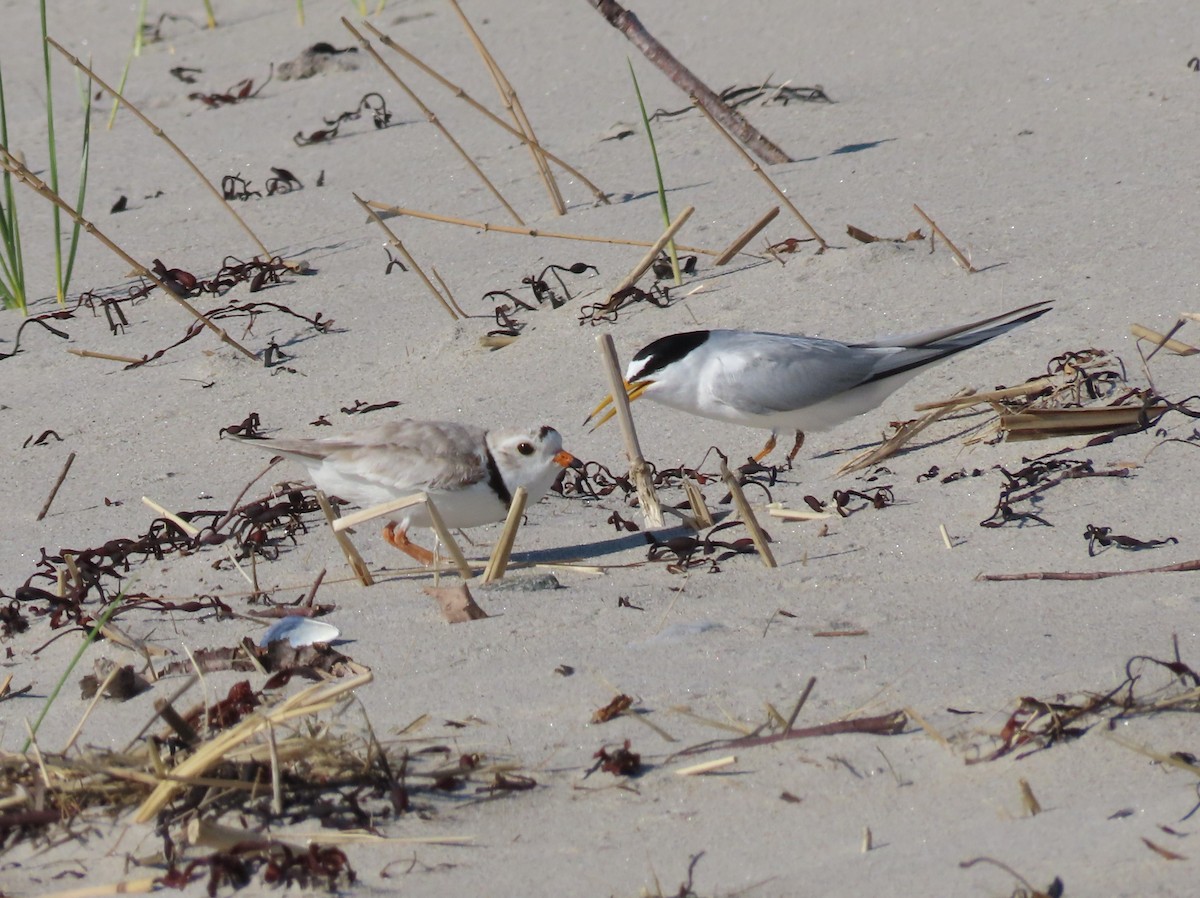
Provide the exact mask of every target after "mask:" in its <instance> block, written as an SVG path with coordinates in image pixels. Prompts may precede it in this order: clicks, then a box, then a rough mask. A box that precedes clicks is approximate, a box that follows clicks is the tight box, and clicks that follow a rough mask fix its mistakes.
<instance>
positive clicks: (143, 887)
mask: <svg viewBox="0 0 1200 898" xmlns="http://www.w3.org/2000/svg"><path fill="white" fill-rule="evenodd" d="M161 886H162V877H161V876H143V877H141V878H140V879H123V880H121V881H120V882H108V883H104V884H103V885H98V886H80V887H79V888H76V889H63V890H62V891H61V892H43V893H42V898H107V896H109V895H148V894H149V893H151V892H156V891H158V889H159V888H161Z"/></svg>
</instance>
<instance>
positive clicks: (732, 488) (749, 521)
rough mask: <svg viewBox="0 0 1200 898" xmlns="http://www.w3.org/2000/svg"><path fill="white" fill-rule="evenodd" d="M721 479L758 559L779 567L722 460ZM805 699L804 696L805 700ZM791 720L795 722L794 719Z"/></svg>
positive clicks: (762, 532)
mask: <svg viewBox="0 0 1200 898" xmlns="http://www.w3.org/2000/svg"><path fill="white" fill-rule="evenodd" d="M721 479H722V480H723V481H724V482H725V486H726V488H727V489H728V490H729V492H730V494H731V495H732V496H733V504H734V505H735V506H737V510H738V514H740V515H741V516H742V523H743V524H745V525H746V529H747V530H749V531H750V539H751V540H753V541H754V548H755V549H757V550H758V557H759V558H761V559H762V562H763V564H765V565H766V566H767V567H779V564H778V562H776V561H775V553H774V552H772V551H771V546H770V545H769V543H768V541H767V534H766V533H765V532H764V531H763V529H762V525H761V524H759V523H758V518H757V517H755V515H754V509H753V508H751V507H750V501H749V500H748V499H747V498H746V494H745V493H744V492H743V491H742V486H741V484H740V483H738V480H737V478H736V477H734V476H733V472H732V471H730V470H729V465H727V464H726V463H725V461H724V459H722V460H721ZM807 697H808V696H807V694H806V695H805V698H807ZM799 711H800V709H799V706H797V708H796V712H797V713H799ZM792 719H793V720H795V718H792ZM789 726H790V724H789Z"/></svg>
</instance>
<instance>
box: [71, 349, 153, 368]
mask: <svg viewBox="0 0 1200 898" xmlns="http://www.w3.org/2000/svg"><path fill="white" fill-rule="evenodd" d="M67 352H69V353H71V355H77V356H79V357H80V358H83V359H106V360H107V361H110V362H123V363H124V364H126V365H139V364H141V361H142V360H141V359H135V358H133V357H132V356H127V355H113V354H112V353H111V352H94V351H93V350H91V349H68V350H67Z"/></svg>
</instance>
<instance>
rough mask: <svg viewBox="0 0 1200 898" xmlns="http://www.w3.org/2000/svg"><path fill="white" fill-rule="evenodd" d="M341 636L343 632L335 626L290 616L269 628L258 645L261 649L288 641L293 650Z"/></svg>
mask: <svg viewBox="0 0 1200 898" xmlns="http://www.w3.org/2000/svg"><path fill="white" fill-rule="evenodd" d="M341 635H342V634H341V631H340V630H339V629H338V628H337V627H335V626H334V625H333V624H327V623H324V622H323V621H319V620H313V619H312V618H311V617H304V616H302V615H299V614H290V615H288V616H287V617H281V618H280V619H279V620H277V621H275V623H273V624H271V626H269V627H267V632H266V633H264V634H263V635H262V638H261V639H259V640H258V645H259V647H260V648H266V647H267V646H268V645H270V644H271V643H272V642H277V641H279V640H280V639H286V640H287V641H288V642H290V643H291V644H292V647H293V648H297V649H298V648H302V647H303V646H306V645H312V644H313V643H314V642H333V641H334V640H335V639H337V638H338V637H339V636H341Z"/></svg>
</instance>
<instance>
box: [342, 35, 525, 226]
mask: <svg viewBox="0 0 1200 898" xmlns="http://www.w3.org/2000/svg"><path fill="white" fill-rule="evenodd" d="M342 24H343V25H345V26H346V29H347V30H348V31H349V32H350V33H351V34H353V35H354V36H355V37H356V38H357V39H358V43H359V46H361V47H362V48H363V49H364V50H366V51H367V53H369V54H370V55H371V58H372V59H374V60H375V61H376V62H377V63H379V65H380V67H381V68H382V69H383V70H384V71H385V72H387V73H388V74H389V75H390V76H391V78H392V80H393V81H395V82H396V86H397V87H399V88H400V89H401V90H402V91H404V92H405V93H406V94H408V98H409V99H410V100H412V101H413V104H414V105H415V106H416V107H417V108H418V109H419V110H421V113H422V114H423V115H424V116H425V119H426V121H428V122H429V123H430V124H431V125H433V126H434V127H435V128H437V129H438V131H439V132H441V135H442V137H444V138H446V140H447V142H449V144H450V146H452V147H454V150H455V152H457V153H458V154H459V155H460V156H461V157H462V158H463V161H464V162H466V163H467V166H468V167H469V168H470V169H471V171H473V172H474V173H475V175H476V176H477V177H478V178H479V179H480V180H481V181H483V185H484V186H485V187H486V188H487V189H488V190H489V191H491V194H492V196H494V197H495V198H496V199H497V200H499V202H500V205H502V206H503V207H504V208H505V210H507V212H508V214H509V215H511V216H512V217H513V221H515V222H516V223H517V224H519V225H523V224H525V222H524V220H523V219H522V218H521V216H520V215H518V214H517V210H516V209H514V208H513V207H512V206H510V205H509V204H508V200H506V199H505V198H504V195H503V194H502V193H500V191H499V190H498V189H496V185H495V184H493V183H492V182H491V180H490V179H489V178H488V176H487V175H485V174H484V173H483V169H481V168H480V167H479V166H478V165H477V164H476V162H475V160H474V159H472V158H471V155H470V154H469V153H468V152H467V151H466V150H464V149H463V147H462V144H460V143H459V142H458V141H457V140H455V139H454V135H453V134H451V133H450V131H449V129H448V128H447V127H446V126H445V125H443V124H442V121H441V119H439V118H438V117H437V116H436V115H435V114H434V113H433V110H432V109H430V108H429V107H428V106H426V105H425V104H424V103H423V102H421V98H420V97H418V96H417V95H416V94H415V93H414V92H413V90H412V88H411V87H409V86H408V85H407V84H406V83H405V82H404V81H403V80H402V79H401V78H400V76H399V75H397V74H396V70H395V69H393V68H392V67H391V66H390V65H388V64H387V63H386V62H385V61H384V59H383V57H382V56H380V55H379V51H378V50H376V49H375V48H374V47H373V46H371V42H370V41H369V40H367V39H366V38H365V37H363V36H362V35H361V34H359V32H358V29H356V28H355V27H354V26H353V25H351V24H350V21H349V20H348V19H347V18H346V17H345V16H343V17H342Z"/></svg>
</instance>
